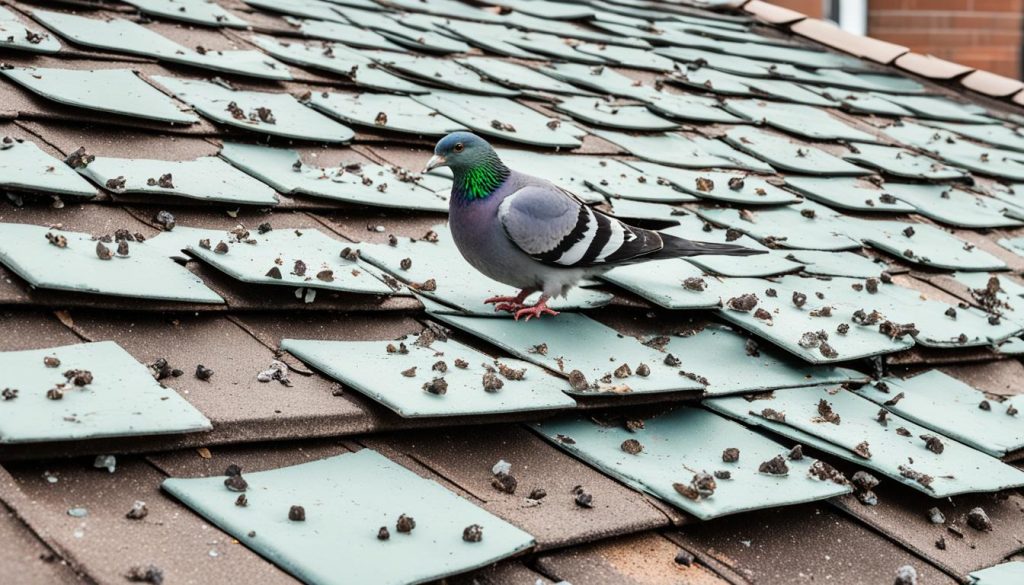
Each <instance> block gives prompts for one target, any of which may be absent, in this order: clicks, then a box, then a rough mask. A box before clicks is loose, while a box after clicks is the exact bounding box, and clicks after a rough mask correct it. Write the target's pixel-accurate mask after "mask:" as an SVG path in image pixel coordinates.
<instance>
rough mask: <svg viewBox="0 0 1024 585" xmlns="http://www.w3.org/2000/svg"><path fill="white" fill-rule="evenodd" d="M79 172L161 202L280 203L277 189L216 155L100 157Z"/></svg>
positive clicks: (110, 187)
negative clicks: (181, 199) (171, 158)
mask: <svg viewBox="0 0 1024 585" xmlns="http://www.w3.org/2000/svg"><path fill="white" fill-rule="evenodd" d="M78 172H79V173H80V174H82V175H84V176H86V177H89V178H90V179H92V180H93V182H94V183H96V184H97V185H98V186H100V187H102V188H105V189H107V190H108V191H111V192H114V193H117V194H132V195H140V196H142V198H144V199H148V200H150V201H154V202H157V203H161V202H162V201H163V199H164V198H174V197H185V198H189V199H199V200H205V201H216V202H221V203H238V204H243V205H264V206H273V205H277V203H278V201H277V195H276V194H275V193H274V190H273V189H271V188H269V187H267V186H266V185H264V184H263V183H261V182H259V181H257V180H256V179H253V178H251V177H249V176H248V175H246V174H245V173H243V172H241V171H238V170H236V169H235V168H234V167H232V166H231V165H229V164H227V163H226V162H224V161H223V160H222V159H219V158H216V157H212V156H209V157H202V158H197V159H195V160H190V161H169V160H153V159H143V158H108V157H97V158H96V159H95V160H94V161H92V162H91V163H89V165H88V166H86V167H84V168H79V169H78ZM165 177H166V180H165Z"/></svg>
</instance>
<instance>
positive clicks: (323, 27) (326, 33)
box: [282, 16, 400, 51]
mask: <svg viewBox="0 0 1024 585" xmlns="http://www.w3.org/2000/svg"><path fill="white" fill-rule="evenodd" d="M282 20H284V22H286V23H288V24H289V25H291V26H293V27H296V28H298V30H299V33H301V34H302V35H303V36H306V37H310V38H314V39H323V40H326V41H336V42H339V43H345V44H346V45H349V46H351V47H355V48H359V49H380V50H384V51H393V50H400V47H399V46H398V45H396V44H394V43H392V42H391V41H389V40H387V39H385V38H384V37H382V36H380V35H379V34H377V33H375V32H373V31H372V30H367V29H365V28H362V27H358V26H354V25H351V24H347V23H343V22H333V21H328V20H317V19H313V18H294V17H290V16H285V17H283V19H282Z"/></svg>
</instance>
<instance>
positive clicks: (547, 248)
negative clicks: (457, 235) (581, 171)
mask: <svg viewBox="0 0 1024 585" xmlns="http://www.w3.org/2000/svg"><path fill="white" fill-rule="evenodd" d="M498 219H499V221H500V222H501V225H502V227H503V228H504V229H505V233H506V234H507V235H508V237H509V239H510V240H512V242H513V243H514V244H515V245H516V246H518V247H519V249H521V250H522V251H523V252H526V253H527V254H528V255H529V256H530V257H531V258H533V259H535V260H538V261H540V262H543V263H545V264H548V265H551V266H561V267H563V268H582V267H590V266H602V265H609V266H611V265H615V264H622V263H626V262H629V261H630V260H632V259H635V258H637V257H639V256H646V255H648V254H653V253H655V252H658V251H659V250H661V249H662V247H663V246H664V243H663V242H662V239H661V237H660V236H659V235H658V234H657V233H656V232H652V231H648V230H644V229H640V228H635V227H632V226H628V225H626V224H624V223H622V222H620V221H619V220H617V219H615V218H612V217H608V216H607V215H605V214H603V213H601V212H600V211H595V210H593V209H591V208H590V207H587V206H586V205H584V204H583V203H582V202H581V201H579V200H578V199H576V198H575V197H573V196H572V195H571V194H570V193H568V192H566V191H563V190H562V189H559V188H557V187H555V186H554V185H529V186H526V187H523V188H521V189H519V190H518V191H516V192H515V193H513V194H511V195H509V196H508V197H506V198H505V200H504V201H502V202H501V205H500V206H499V207H498Z"/></svg>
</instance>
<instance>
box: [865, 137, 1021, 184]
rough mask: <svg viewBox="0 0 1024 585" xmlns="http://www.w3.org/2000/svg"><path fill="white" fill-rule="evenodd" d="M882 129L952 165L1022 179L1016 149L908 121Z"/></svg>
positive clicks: (986, 173)
mask: <svg viewBox="0 0 1024 585" xmlns="http://www.w3.org/2000/svg"><path fill="white" fill-rule="evenodd" d="M884 132H885V133H886V134H888V135H889V136H890V137H892V138H893V139H894V140H898V141H900V142H902V143H904V144H908V145H910V146H914V147H917V148H919V149H921V150H923V151H924V152H926V153H928V154H930V155H932V156H935V157H937V158H938V159H940V160H942V161H944V162H947V163H949V164H951V165H954V166H957V167H962V168H965V169H968V170H970V171H973V172H976V173H979V174H982V175H990V176H994V177H999V178H1003V179H1010V180H1013V181H1019V180H1022V179H1024V163H1021V162H1019V161H1017V160H1016V159H1015V158H1014V157H1016V156H1017V155H1016V154H1014V152H1015V151H1003V150H999V149H997V148H987V147H985V146H982V145H980V144H974V143H971V142H968V141H967V140H963V139H961V138H960V137H959V136H957V135H955V134H953V133H952V132H949V131H948V130H941V129H936V128H928V127H926V126H920V125H918V124H913V123H910V122H904V123H903V124H902V125H901V126H895V125H893V126H889V127H887V128H885V129H884Z"/></svg>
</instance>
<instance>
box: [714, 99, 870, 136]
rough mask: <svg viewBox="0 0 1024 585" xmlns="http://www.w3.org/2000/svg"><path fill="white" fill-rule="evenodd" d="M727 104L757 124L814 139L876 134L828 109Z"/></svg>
mask: <svg viewBox="0 0 1024 585" xmlns="http://www.w3.org/2000/svg"><path fill="white" fill-rule="evenodd" d="M725 107H726V109H728V110H729V111H730V112H732V113H734V114H739V115H740V116H742V117H743V118H746V119H747V120H750V121H751V122H754V123H755V124H767V125H769V126H772V127H774V128H777V129H779V130H783V131H785V132H789V133H791V134H796V135H798V136H803V137H804V138H809V139H811V140H848V141H859V142H873V141H875V137H874V136H872V135H870V134H867V133H866V132H863V131H862V130H858V129H856V128H853V127H851V126H850V125H848V124H845V123H843V122H841V121H839V120H838V119H836V118H835V117H833V116H831V115H830V114H828V113H827V112H826V111H825V110H822V109H820V108H816V107H812V106H804V105H799V104H779V103H774V102H766V101H757V100H730V101H728V102H727V103H726V105H725Z"/></svg>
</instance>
